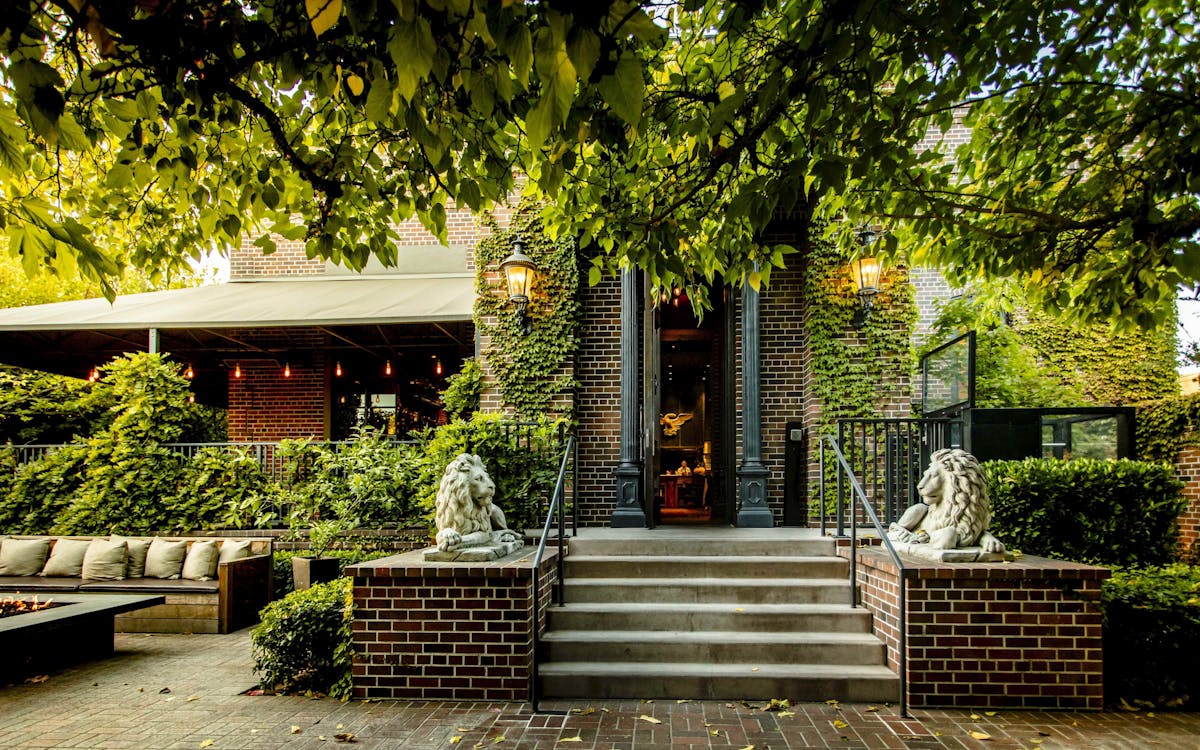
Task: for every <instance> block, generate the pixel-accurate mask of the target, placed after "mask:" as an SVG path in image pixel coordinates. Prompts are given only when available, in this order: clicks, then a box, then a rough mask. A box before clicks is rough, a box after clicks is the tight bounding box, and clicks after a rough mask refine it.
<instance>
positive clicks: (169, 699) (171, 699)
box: [163, 695, 175, 703]
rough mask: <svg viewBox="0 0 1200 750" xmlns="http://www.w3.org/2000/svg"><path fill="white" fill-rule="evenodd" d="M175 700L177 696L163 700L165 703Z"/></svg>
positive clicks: (169, 696) (170, 696)
mask: <svg viewBox="0 0 1200 750" xmlns="http://www.w3.org/2000/svg"><path fill="white" fill-rule="evenodd" d="M173 700H175V696H173V695H168V696H167V697H166V698H164V699H163V703H170V702H171V701H173Z"/></svg>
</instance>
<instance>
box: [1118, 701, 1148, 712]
mask: <svg viewBox="0 0 1200 750" xmlns="http://www.w3.org/2000/svg"><path fill="white" fill-rule="evenodd" d="M1117 708H1120V709H1121V710H1122V711H1141V710H1142V709H1140V708H1138V707H1137V706H1131V705H1129V703H1128V702H1126V700H1125V699H1124V698H1122V699H1121V702H1120V703H1118V704H1117Z"/></svg>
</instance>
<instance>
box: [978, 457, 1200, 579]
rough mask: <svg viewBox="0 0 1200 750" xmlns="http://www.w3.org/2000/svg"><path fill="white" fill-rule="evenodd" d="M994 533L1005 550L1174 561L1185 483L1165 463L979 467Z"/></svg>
mask: <svg viewBox="0 0 1200 750" xmlns="http://www.w3.org/2000/svg"><path fill="white" fill-rule="evenodd" d="M983 470H984V473H985V475H986V477H987V485H988V492H989V493H990V495H991V501H992V531H993V533H995V535H996V536H997V537H998V538H999V539H1000V540H1001V541H1002V542H1004V543H1005V545H1007V546H1008V547H1009V548H1013V549H1020V550H1021V551H1022V552H1025V553H1028V554H1036V555H1042V556H1044V557H1053V558H1058V559H1062V560H1073V561H1076V562H1084V563H1092V564H1095V565H1113V566H1118V567H1134V566H1147V565H1163V564H1166V563H1170V562H1173V561H1174V559H1175V554H1176V548H1177V546H1178V527H1177V519H1178V516H1179V514H1180V513H1181V512H1182V511H1183V509H1184V507H1185V504H1186V501H1185V500H1184V499H1183V497H1182V495H1181V494H1180V491H1181V490H1182V488H1183V483H1182V482H1180V481H1179V479H1178V478H1177V477H1176V476H1175V473H1174V470H1173V469H1172V468H1171V467H1170V466H1167V465H1165V464H1155V463H1146V462H1142V461H1131V460H1128V459H1121V460H1116V461H1100V460H1096V459H1088V458H1079V459H1072V460H1070V461H1060V460H1057V459H1036V458H1029V459H1025V460H1023V461H989V462H986V463H985V464H984V465H983Z"/></svg>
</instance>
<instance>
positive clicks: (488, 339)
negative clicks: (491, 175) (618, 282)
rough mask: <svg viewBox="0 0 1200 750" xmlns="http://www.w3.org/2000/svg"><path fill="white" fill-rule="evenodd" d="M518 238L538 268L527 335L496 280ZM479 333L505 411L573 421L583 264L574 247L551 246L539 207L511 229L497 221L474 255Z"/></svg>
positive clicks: (523, 211)
mask: <svg viewBox="0 0 1200 750" xmlns="http://www.w3.org/2000/svg"><path fill="white" fill-rule="evenodd" d="M518 237H519V238H520V239H521V240H522V241H523V242H524V245H525V254H526V255H528V256H529V257H530V258H531V259H532V260H533V261H534V263H536V264H537V267H538V270H537V276H536V279H535V281H534V286H533V289H532V290H531V292H530V301H529V316H530V317H531V318H532V320H533V328H532V330H530V331H529V332H528V333H526V332H525V331H524V329H523V328H522V326H521V325H520V324H519V323H518V322H517V320H516V317H515V316H514V315H513V308H512V306H511V305H510V304H509V301H508V295H507V293H506V292H505V291H504V287H503V280H500V281H499V286H498V285H497V281H496V277H495V273H496V271H497V270H498V269H499V267H500V263H501V262H502V261H503V260H504V259H505V258H506V257H508V255H509V254H510V253H512V248H513V240H515V239H517V238H518ZM475 268H476V271H475V285H476V286H475V288H476V291H477V292H478V294H477V295H476V301H475V316H474V317H475V327H476V330H478V331H479V332H480V334H481V338H482V339H483V340H484V342H485V351H484V361H485V362H486V363H487V364H486V367H487V369H488V370H490V372H491V375H492V376H493V377H494V378H495V380H496V384H497V386H498V387H499V390H500V398H501V401H502V402H503V404H504V405H505V406H506V407H508V408H511V409H512V411H513V412H514V413H515V414H516V415H517V416H518V417H522V418H532V417H537V416H540V415H543V414H547V413H550V412H554V413H557V414H559V415H560V416H565V417H567V418H571V417H572V416H573V414H572V409H573V407H572V403H573V401H572V399H571V395H572V394H573V392H574V389H575V387H576V386H577V384H578V381H577V380H576V379H575V376H574V372H573V367H572V365H573V363H574V361H575V353H576V350H577V349H578V347H579V323H580V319H581V305H580V303H579V295H578V291H579V262H578V258H577V254H576V245H575V241H574V240H573V239H570V238H560V239H558V240H551V239H549V238H548V237H547V236H546V235H545V233H544V232H543V231H542V222H541V218H540V209H539V207H538V206H537V205H536V204H534V203H530V202H526V203H523V204H522V205H521V206H520V207H518V209H517V210H516V212H514V214H513V217H512V221H511V223H510V224H509V226H508V228H507V229H501V228H500V227H499V226H498V225H496V224H495V223H494V222H493V224H492V234H491V235H490V236H489V237H487V238H485V239H484V240H483V241H481V242H480V243H479V246H478V247H477V248H476V249H475Z"/></svg>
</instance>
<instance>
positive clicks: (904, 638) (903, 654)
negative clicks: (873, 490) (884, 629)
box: [818, 435, 909, 719]
mask: <svg viewBox="0 0 1200 750" xmlns="http://www.w3.org/2000/svg"><path fill="white" fill-rule="evenodd" d="M826 443H828V444H829V447H830V448H831V449H832V450H833V454H834V456H835V457H836V458H837V463H838V465H839V471H838V485H839V487H840V485H841V482H842V475H843V474H844V475H845V477H846V479H847V480H849V484H850V492H851V494H852V495H857V496H858V499H859V501H860V502H861V503H862V506H863V510H865V511H866V514H867V517H868V518H869V519H871V523H872V524H874V526H875V531H876V532H877V533H878V534H879V538H880V539H881V540H882V541H883V545H884V547H886V548H887V551H888V554H889V555H891V557H892V562H893V563H895V564H896V570H897V574H898V575H897V577H898V578H899V579H900V590H899V597H900V601H899V604H898V606H897V607H896V610H897V617H898V619H899V622H898V625H897V638H898V639H899V645H898V651H899V669H900V715H901V716H902V717H904V718H906V719H907V718H909V716H908V616H907V615H908V605H907V602H908V596H907V594H908V586H907V582H906V578H907V576H906V575H905V571H906V568H905V567H904V561H903V560H902V559H900V555H899V553H897V552H896V548H895V547H894V546H892V540H891V539H888V536H887V533H886V532H885V531H884V529H883V524H881V523H880V522H879V516H878V515H877V514H876V513H875V509H874V508H872V507H871V503H870V501H868V500H867V494H866V493H865V492H863V488H862V485H860V484H859V483H858V478H857V477H856V476H854V470H853V469H851V468H850V463H849V462H848V461H847V460H846V456H845V455H844V454H843V453H842V448H841V446H840V445H838V442H837V440H835V439H834V438H833V437H832V436H829V435H826V436H824V437H822V438H821V442H820V443H819V450H818V462H819V465H820V472H821V474H820V493H821V527H822V534H824V527H825V444H826ZM840 499H841V498H840V496H839V500H840ZM839 515H840V509H839ZM854 516H855V514H854V513H851V514H850V607H851V609H853V608H855V607H857V606H858V523H857V522H856V521H855V519H854Z"/></svg>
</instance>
